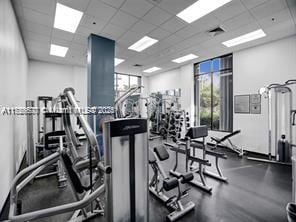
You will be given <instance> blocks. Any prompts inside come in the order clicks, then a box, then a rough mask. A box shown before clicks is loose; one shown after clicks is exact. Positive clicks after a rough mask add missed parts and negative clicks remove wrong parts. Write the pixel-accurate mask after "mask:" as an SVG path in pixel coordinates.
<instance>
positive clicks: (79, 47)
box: [70, 42, 87, 53]
mask: <svg viewBox="0 0 296 222" xmlns="http://www.w3.org/2000/svg"><path fill="white" fill-rule="evenodd" d="M70 49H71V50H75V51H80V52H82V53H85V52H86V51H87V46H86V45H81V44H77V43H74V42H72V43H71V46H70Z"/></svg>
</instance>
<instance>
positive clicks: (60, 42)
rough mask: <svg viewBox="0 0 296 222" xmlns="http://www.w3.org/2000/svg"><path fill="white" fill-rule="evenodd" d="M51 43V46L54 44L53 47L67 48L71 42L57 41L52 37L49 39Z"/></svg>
mask: <svg viewBox="0 0 296 222" xmlns="http://www.w3.org/2000/svg"><path fill="white" fill-rule="evenodd" d="M51 43H52V44H55V45H60V46H64V47H68V48H69V47H70V45H71V41H67V40H64V39H59V38H55V37H53V38H52V39H51Z"/></svg>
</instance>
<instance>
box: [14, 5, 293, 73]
mask: <svg viewBox="0 0 296 222" xmlns="http://www.w3.org/2000/svg"><path fill="white" fill-rule="evenodd" d="M195 1H196V0H157V1H155V0H58V1H57V0H12V2H13V5H14V8H15V11H16V15H17V19H18V21H19V25H20V29H21V32H22V36H23V39H24V41H25V45H26V48H27V52H28V56H29V58H30V59H35V60H41V61H47V62H55V63H60V64H70V65H79V66H86V52H87V37H88V36H89V34H90V33H94V34H97V35H100V36H104V37H107V38H110V39H113V40H115V41H116V49H115V54H116V57H117V58H121V59H125V62H123V63H121V64H120V65H118V66H117V67H116V71H118V72H125V73H134V74H141V73H142V70H144V69H147V68H150V67H153V66H158V67H161V68H162V70H160V71H158V72H162V71H166V70H169V69H172V68H176V67H178V66H181V65H184V64H186V63H183V64H176V63H173V62H171V60H172V59H175V58H178V57H181V56H183V55H186V54H189V53H194V54H196V55H198V56H199V58H197V59H196V60H193V61H190V62H197V61H202V60H204V59H206V58H210V57H214V56H218V55H222V54H225V53H229V52H233V51H237V50H240V49H243V48H248V47H252V46H254V45H258V44H263V43H266V42H270V41H273V40H276V39H280V38H283V37H287V36H291V35H295V34H296V0H233V1H232V2H230V3H228V4H226V5H224V6H223V7H221V8H219V9H217V10H216V11H214V12H212V13H210V14H208V15H206V16H204V17H202V18H201V19H199V20H197V21H195V22H193V23H191V24H188V23H186V22H184V21H183V20H181V19H179V18H178V17H176V14H177V13H179V12H180V11H182V10H183V9H185V8H186V7H188V6H189V5H191V4H192V3H194V2H195ZM57 2H59V3H61V4H64V5H67V6H69V7H72V8H74V9H77V10H80V11H82V12H83V13H84V15H83V17H82V20H81V22H80V24H79V26H78V29H77V31H76V33H70V32H65V31H62V30H58V29H55V28H53V23H54V15H55V7H56V3H57ZM217 26H221V27H222V28H223V29H224V30H225V33H223V34H220V35H217V36H211V35H209V34H207V32H206V31H207V30H210V29H212V28H215V27H217ZM259 28H262V29H263V30H264V32H265V33H266V35H267V36H266V37H264V38H261V39H258V40H255V41H252V42H249V43H246V44H242V45H239V46H236V47H232V48H227V47H225V46H224V45H222V44H221V43H222V42H223V41H226V40H229V39H232V38H234V37H237V36H239V35H242V34H245V33H248V32H251V31H254V30H256V29H259ZM145 35H148V36H150V37H152V38H155V39H158V40H159V42H158V43H156V44H155V45H153V46H152V47H150V48H148V49H146V50H144V51H142V52H135V51H131V50H129V49H128V47H129V46H130V45H131V44H133V43H135V42H136V41H137V40H139V39H141V38H142V37H143V36H145ZM51 43H53V44H57V45H61V46H66V47H69V51H68V53H67V55H66V57H65V58H60V57H55V56H51V55H49V49H50V44H51ZM295 44H296V43H295ZM135 64H140V65H142V67H134V65H135ZM156 73H157V72H156ZM153 74H154V73H153ZM150 75H151V74H150Z"/></svg>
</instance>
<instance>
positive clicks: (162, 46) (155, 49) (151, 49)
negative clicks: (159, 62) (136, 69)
mask: <svg viewBox="0 0 296 222" xmlns="http://www.w3.org/2000/svg"><path fill="white" fill-rule="evenodd" d="M169 47H170V44H169V43H168V42H165V41H163V40H162V41H160V42H158V43H156V44H155V45H153V46H151V47H149V48H148V49H146V50H145V53H146V54H149V55H154V54H155V53H159V52H163V50H164V49H167V48H169ZM151 59H152V60H154V59H155V56H151Z"/></svg>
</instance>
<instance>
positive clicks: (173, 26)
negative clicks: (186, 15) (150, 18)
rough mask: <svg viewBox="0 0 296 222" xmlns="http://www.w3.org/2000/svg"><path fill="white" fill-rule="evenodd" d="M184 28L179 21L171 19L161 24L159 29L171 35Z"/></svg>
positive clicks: (182, 23) (174, 18) (183, 23)
mask: <svg viewBox="0 0 296 222" xmlns="http://www.w3.org/2000/svg"><path fill="white" fill-rule="evenodd" d="M185 26H186V24H185V22H183V21H181V20H180V19H178V18H177V17H173V18H171V19H170V20H168V21H167V22H165V23H164V24H162V25H161V28H163V29H165V30H167V31H169V32H171V33H174V32H176V31H178V30H180V29H181V28H183V27H185Z"/></svg>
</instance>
